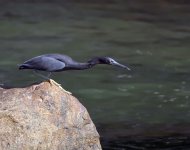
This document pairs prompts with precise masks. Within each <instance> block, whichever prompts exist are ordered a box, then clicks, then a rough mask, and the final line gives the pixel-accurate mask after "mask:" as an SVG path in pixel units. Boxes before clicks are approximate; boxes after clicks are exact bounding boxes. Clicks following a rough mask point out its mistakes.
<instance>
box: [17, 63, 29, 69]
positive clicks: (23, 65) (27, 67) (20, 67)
mask: <svg viewBox="0 0 190 150" xmlns="http://www.w3.org/2000/svg"><path fill="white" fill-rule="evenodd" d="M18 69H19V70H22V69H30V66H29V65H27V64H18Z"/></svg>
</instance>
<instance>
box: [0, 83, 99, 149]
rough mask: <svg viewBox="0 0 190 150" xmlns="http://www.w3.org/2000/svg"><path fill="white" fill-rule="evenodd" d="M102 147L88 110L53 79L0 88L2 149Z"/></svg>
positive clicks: (0, 147)
mask: <svg viewBox="0 0 190 150" xmlns="http://www.w3.org/2000/svg"><path fill="white" fill-rule="evenodd" d="M28 149H30V150H99V149H101V146H100V142H99V134H98V133H97V131H96V127H95V126H94V124H93V122H92V120H91V119H90V117H89V114H88V112H87V110H86V109H85V108H84V106H82V105H81V104H80V102H79V101H78V100H77V99H76V98H75V97H73V96H72V95H69V94H67V93H66V92H64V91H63V90H62V89H60V88H59V87H58V86H56V85H54V84H50V83H49V82H42V83H40V84H38V85H32V86H30V87H26V88H12V89H3V88H0V150H28Z"/></svg>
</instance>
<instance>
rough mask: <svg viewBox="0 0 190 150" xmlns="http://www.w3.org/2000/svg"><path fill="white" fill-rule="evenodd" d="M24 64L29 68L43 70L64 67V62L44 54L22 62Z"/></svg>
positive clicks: (56, 69) (55, 69) (57, 69)
mask: <svg viewBox="0 0 190 150" xmlns="http://www.w3.org/2000/svg"><path fill="white" fill-rule="evenodd" d="M24 64H25V65H27V66H29V67H30V69H36V70H43V71H59V70H61V69H63V68H64V67H65V63H64V62H61V61H59V60H57V59H54V58H51V57H46V56H38V57H34V58H32V59H30V60H28V61H26V62H24Z"/></svg>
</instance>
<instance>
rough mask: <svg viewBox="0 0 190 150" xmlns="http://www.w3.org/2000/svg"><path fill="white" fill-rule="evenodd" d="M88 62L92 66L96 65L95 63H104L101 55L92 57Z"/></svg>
mask: <svg viewBox="0 0 190 150" xmlns="http://www.w3.org/2000/svg"><path fill="white" fill-rule="evenodd" d="M88 63H89V64H90V65H92V66H94V65H97V64H104V61H103V58H102V57H94V58H92V59H91V60H89V61H88Z"/></svg>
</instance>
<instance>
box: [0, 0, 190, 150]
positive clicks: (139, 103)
mask: <svg viewBox="0 0 190 150" xmlns="http://www.w3.org/2000/svg"><path fill="white" fill-rule="evenodd" d="M189 7H190V6H189V5H187V4H186V3H183V2H180V3H179V2H178V3H177V2H176V3H175V2H170V3H169V2H165V1H160V2H152V3H151V2H149V3H147V2H146V1H145V2H144V1H143V2H142V1H134V2H129V1H123V2H122V1H120V2H118V3H109V4H108V3H106V2H102V3H101V4H99V3H82V2H80V3H76V2H75V3H72V2H69V3H62V4H60V3H40V2H38V3H37V2H36V3H35V2H34V3H11V2H9V3H2V4H1V6H0V52H1V55H0V71H1V74H0V82H1V84H2V83H3V84H4V85H5V86H14V87H18V86H19V87H20V86H25V85H29V84H31V83H33V82H36V81H40V80H41V79H40V78H39V77H36V76H35V75H33V74H32V73H31V72H30V71H18V70H17V64H19V63H22V62H23V61H24V60H26V59H28V58H31V57H33V56H36V55H40V54H44V53H64V54H67V55H69V56H71V57H73V58H74V59H76V60H78V61H87V60H88V59H89V58H91V57H93V56H112V57H113V58H116V59H117V60H118V61H119V62H121V63H124V64H128V65H129V66H130V67H131V69H132V71H130V72H129V71H126V70H122V69H118V68H114V67H111V66H104V65H103V66H97V67H96V68H94V69H92V70H85V71H70V72H63V73H57V74H54V76H53V77H52V78H53V79H55V80H56V81H57V82H59V83H61V84H62V86H63V87H64V88H65V89H66V90H69V91H71V92H72V93H73V95H74V96H76V97H77V98H78V99H79V100H80V101H81V102H82V104H83V105H84V106H85V107H86V108H87V109H88V111H89V113H90V115H91V117H92V119H93V121H94V122H95V124H96V126H97V128H98V131H99V133H100V135H101V140H102V144H103V148H104V149H150V148H155V149H156V148H157V149H159V148H160V149H161V148H162V149H172V150H173V149H174V146H173V145H175V146H176V148H181V149H182V148H183V149H185V148H187V149H188V145H189V143H188V142H187V141H188V139H189V133H190V130H189V129H190V128H189V123H190V119H189V118H190V102H189V100H190V92H189V91H190V84H189V82H190V68H189V63H190V59H189V54H190V51H189V47H190V43H189V39H190V20H189V17H190V12H189V10H190V9H189ZM139 137H140V140H139ZM171 139H172V140H171ZM158 141H159V142H158ZM179 141H180V142H179ZM167 142H170V144H168V145H167V144H165V143H167ZM147 143H148V144H149V145H148V146H147V145H146V144H147ZM184 143H185V144H184ZM139 145H140V146H139Z"/></svg>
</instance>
